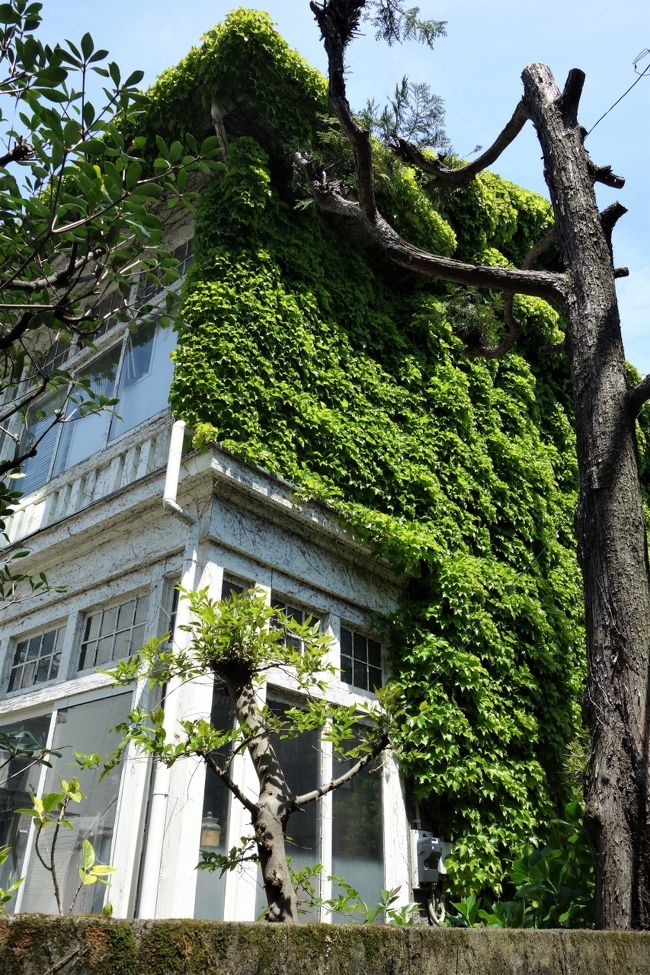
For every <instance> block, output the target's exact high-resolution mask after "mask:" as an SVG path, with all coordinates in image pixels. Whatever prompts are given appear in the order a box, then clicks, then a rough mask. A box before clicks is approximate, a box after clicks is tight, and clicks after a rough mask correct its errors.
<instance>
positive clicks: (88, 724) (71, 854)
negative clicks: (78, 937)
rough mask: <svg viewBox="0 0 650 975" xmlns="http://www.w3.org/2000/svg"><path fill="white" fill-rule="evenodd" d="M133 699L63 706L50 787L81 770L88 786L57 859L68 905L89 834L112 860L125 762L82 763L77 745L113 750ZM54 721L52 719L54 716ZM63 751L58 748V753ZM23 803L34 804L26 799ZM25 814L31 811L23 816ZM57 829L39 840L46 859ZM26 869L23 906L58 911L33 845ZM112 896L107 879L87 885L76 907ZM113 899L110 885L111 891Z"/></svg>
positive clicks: (88, 908) (87, 909) (92, 907)
mask: <svg viewBox="0 0 650 975" xmlns="http://www.w3.org/2000/svg"><path fill="white" fill-rule="evenodd" d="M130 704H131V694H130V693H129V694H114V695H112V696H111V697H105V698H101V699H100V700H95V701H91V702H89V703H87V704H76V705H73V706H71V707H65V708H60V709H59V710H58V711H57V712H56V723H55V728H54V736H53V739H52V749H53V752H52V755H51V761H52V768H50V769H48V770H47V773H46V776H45V787H44V792H54V791H56V790H57V788H58V785H59V777H62V778H64V779H70V777H71V776H73V775H75V776H76V777H77V778H78V779H79V785H80V788H81V791H82V792H83V795H84V797H83V799H82V801H81V802H80V803H74V804H73V805H72V807H71V808H70V810H69V814H70V815H69V818H70V819H71V820H72V822H73V823H74V826H75V828H74V829H64V830H61V831H60V833H59V835H58V838H57V843H56V850H55V864H56V870H57V874H58V877H59V885H60V889H61V899H62V901H63V904H64V905H65V909H66V910H67V908H68V906H69V905H70V904H71V902H72V899H73V897H74V894H75V891H76V890H77V888H78V886H79V864H80V862H81V853H82V845H83V841H84V840H90V842H91V843H92V845H93V848H94V850H95V855H96V857H97V862H98V863H110V862H111V847H112V841H113V830H114V826H115V811H116V808H117V798H118V789H119V784H120V778H121V767H120V766H116V767H115V768H114V769H112V770H111V771H110V772H109V773H108V774H107V775H104V776H102V770H101V768H99V769H86V768H79V766H78V765H77V764H76V762H75V759H74V752H75V749H78V748H82V749H83V750H84V751H88V752H96V753H97V754H99V755H110V754H111V752H112V751H113V750H114V748H115V747H116V745H117V743H118V741H119V735H118V734H117V733H116V732H115V730H114V729H115V726H116V725H118V724H119V723H120V722H121V721H124V720H125V719H126V716H127V714H128V711H129V707H130ZM48 724H49V720H48ZM57 753H58V754H57ZM21 805H29V802H23V803H21ZM21 818H22V819H24V818H25V817H21ZM53 833H54V831H53V830H45V831H44V833H43V836H42V841H41V843H40V844H39V847H40V851H41V854H42V856H43V858H44V859H45V860H46V862H47V861H48V860H49V857H50V850H51V846H50V844H51V842H52V837H53ZM22 872H23V873H24V874H26V879H25V884H24V888H25V889H24V892H23V899H22V905H21V910H23V911H43V912H46V913H54V912H55V911H56V904H55V900H54V891H53V886H52V882H51V879H50V877H49V875H48V873H47V871H46V870H45V868H44V867H43V865H42V863H40V862H39V860H38V857H37V856H36V855H35V853H34V851H32V855H31V857H30V862H29V864H28V866H27V869H25V866H23V871H22ZM106 896H107V889H106V887H104V886H103V885H102V884H94V885H92V886H87V887H83V888H82V890H81V891H80V893H79V895H78V897H77V900H76V901H75V905H74V911H75V913H79V914H86V913H91V912H101V909H102V904H103V901H104V899H105V898H106ZM108 899H109V900H110V890H109V892H108Z"/></svg>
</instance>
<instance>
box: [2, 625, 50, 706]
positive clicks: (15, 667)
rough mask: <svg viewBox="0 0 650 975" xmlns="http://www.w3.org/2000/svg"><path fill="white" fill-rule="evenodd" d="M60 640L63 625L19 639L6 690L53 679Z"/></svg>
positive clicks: (32, 685) (30, 685) (15, 689)
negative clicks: (56, 628)
mask: <svg viewBox="0 0 650 975" xmlns="http://www.w3.org/2000/svg"><path fill="white" fill-rule="evenodd" d="M62 642H63V627H60V628H59V629H58V630H47V631H46V632H45V633H38V634H37V635H36V636H32V637H29V638H28V639H26V640H21V641H20V642H19V643H18V644H17V645H16V652H15V653H14V659H13V663H12V665H11V674H10V676H9V686H8V688H7V690H9V691H17V690H19V689H21V688H23V687H34V685H35V684H42V683H43V682H44V681H46V680H54V678H55V677H56V675H57V674H58V672H59V661H60V659H61V644H62Z"/></svg>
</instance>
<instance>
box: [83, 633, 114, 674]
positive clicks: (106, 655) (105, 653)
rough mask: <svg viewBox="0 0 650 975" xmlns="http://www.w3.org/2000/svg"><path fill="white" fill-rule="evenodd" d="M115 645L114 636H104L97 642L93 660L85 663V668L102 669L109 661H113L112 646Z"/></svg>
mask: <svg viewBox="0 0 650 975" xmlns="http://www.w3.org/2000/svg"><path fill="white" fill-rule="evenodd" d="M114 643H115V636H114V634H112V633H111V635H110V636H104V637H102V639H101V640H98V641H97V652H96V653H95V659H94V660H88V661H87V662H86V666H87V667H103V666H104V664H107V663H108V662H109V660H112V659H113V646H114Z"/></svg>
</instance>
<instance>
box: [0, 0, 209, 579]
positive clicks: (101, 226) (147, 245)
mask: <svg viewBox="0 0 650 975" xmlns="http://www.w3.org/2000/svg"><path fill="white" fill-rule="evenodd" d="M41 8H42V4H40V3H29V2H28V0H10V2H9V3H0V125H1V126H2V131H1V138H0V145H1V146H2V149H0V404H1V403H2V393H3V392H5V391H9V392H8V394H7V396H5V397H4V398H5V399H8V400H9V401H10V402H9V405H7V406H5V407H4V408H3V407H2V406H1V405H0V446H1V445H2V440H3V438H4V440H5V446H4V449H3V450H2V454H0V457H3V458H4V459H2V460H0V476H3V475H17V474H18V472H19V468H20V465H21V463H23V462H24V461H25V460H26V459H27V458H29V457H33V456H34V455H35V454H36V452H37V450H38V447H39V443H40V442H41V441H42V439H43V438H44V437H46V436H47V434H48V432H49V430H50V429H51V428H52V426H53V425H54V424H57V423H65V422H69V420H70V417H71V414H72V412H73V411H74V410H76V412H77V414H78V415H84V414H86V413H89V412H93V411H96V410H99V409H103V408H105V407H106V406H109V405H110V404H111V402H112V401H111V400H109V399H107V398H106V397H105V396H103V395H101V394H99V393H97V392H93V390H92V389H91V388H90V387H89V384H88V382H87V381H85V380H84V379H83V377H81V376H78V375H77V376H75V375H73V374H71V372H70V371H68V370H67V369H66V368H64V365H63V364H62V362H63V359H64V356H65V350H66V349H67V348H68V347H69V346H70V345H71V344H72V343H73V342H76V343H79V344H81V345H83V344H87V343H89V342H92V340H93V338H94V336H95V335H96V334H97V331H98V329H99V328H101V327H102V326H103V325H104V324H106V323H107V322H108V321H109V320H114V319H121V320H127V319H129V318H131V317H132V315H133V311H134V308H133V305H132V303H131V297H130V296H131V295H132V286H133V285H134V283H135V282H136V279H138V278H139V277H140V276H141V275H144V277H145V279H147V280H148V281H149V282H152V283H153V282H158V283H160V284H169V283H171V282H172V281H174V280H175V279H176V277H177V276H178V274H177V270H176V268H177V262H176V260H175V259H174V258H173V256H172V255H171V254H170V253H169V252H168V251H167V250H166V249H165V247H164V244H163V225H162V221H161V216H162V214H163V213H164V206H163V203H164V202H166V203H168V204H172V205H173V204H175V203H178V202H184V203H186V204H189V203H190V202H191V193H188V192H187V190H188V178H189V177H190V176H191V174H193V173H197V172H199V173H200V172H209V171H210V169H211V167H214V166H216V165H218V164H217V163H216V162H215V161H214V160H213V158H212V157H213V156H214V153H215V152H217V151H218V147H219V140H218V139H217V138H216V136H214V137H208V138H207V139H206V140H204V142H203V143H202V145H201V146H199V145H197V143H196V141H195V140H194V139H192V138H191V137H189V136H188V138H187V140H186V143H185V144H183V143H181V142H180V141H175V142H172V143H171V145H168V144H167V143H166V142H165V140H164V139H163V138H161V137H160V136H157V137H156V139H155V145H154V144H148V143H147V140H146V139H145V137H144V136H140V135H138V124H139V119H140V116H141V114H142V112H143V111H144V110H145V108H146V106H147V98H146V96H145V95H143V94H142V93H141V92H140V91H138V89H137V85H138V83H139V82H140V81H141V80H142V77H143V73H142V72H141V71H134V72H133V73H131V74H129V75H128V76H127V77H123V76H122V72H121V71H120V68H119V67H118V65H117V64H116V63H115V62H114V61H110V60H109V59H108V52H107V51H105V50H99V49H96V47H95V44H94V42H93V39H92V37H91V36H90V34H85V35H84V37H83V38H82V39H81V42H80V43H79V45H78V46H77V45H76V44H73V43H72V42H70V41H66V42H65V43H64V44H62V45H59V44H57V45H55V46H54V47H50V46H49V45H46V44H44V43H43V42H42V41H40V40H39V39H38V36H37V31H38V27H39V25H40V23H41ZM98 86H103V87H101V91H100V93H99V96H98V97H96V96H95V92H96V89H97V87H98ZM171 301H172V299H171V297H170V306H171ZM140 311H141V312H144V313H146V311H147V306H144V307H141V309H140ZM46 389H51V390H57V391H58V398H57V402H56V409H55V410H54V411H53V413H52V412H50V413H49V414H48V419H51V422H49V425H48V423H45V424H43V423H39V432H38V434H37V435H32V434H31V433H30V427H31V426H33V421H35V420H43V419H44V418H45V414H44V413H43V411H42V409H41V408H40V406H39V397H41V396H42V394H43V393H44V392H45V390H46ZM16 416H20V417H21V418H22V419H23V422H22V424H16V423H15V422H14V423H11V422H10V421H11V420H12V418H15V417H16ZM16 500H17V494H16V492H15V488H12V486H11V484H9V485H5V486H2V487H0V532H2V530H3V529H4V519H5V517H6V515H7V513H8V512H9V511H10V509H11V507H12V505H13V504H15V502H16ZM15 556H16V551H15V549H14V550H12V549H11V548H7V549H5V551H4V554H3V558H2V560H1V561H0V596H4V595H7V594H10V593H11V591H12V589H13V586H14V585H15V583H16V582H17V581H22V580H24V579H25V578H26V577H25V576H24V575H21V574H20V573H17V572H16V571H15V570H14V569H12V557H15ZM44 584H45V583H44V581H43V580H42V579H41V580H35V586H36V587H37V588H39V587H42V586H43V585H44Z"/></svg>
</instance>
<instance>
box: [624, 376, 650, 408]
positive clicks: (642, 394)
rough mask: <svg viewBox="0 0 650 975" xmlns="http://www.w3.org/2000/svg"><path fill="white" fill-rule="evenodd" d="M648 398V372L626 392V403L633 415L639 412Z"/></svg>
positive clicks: (649, 394)
mask: <svg viewBox="0 0 650 975" xmlns="http://www.w3.org/2000/svg"><path fill="white" fill-rule="evenodd" d="M649 399H650V373H649V374H648V375H647V376H646V377H645V379H642V380H641V382H640V383H638V384H637V385H636V386H633V387H632V389H629V390H628V393H627V405H628V409H629V410H630V413H631V414H632V416H633V417H636V416H638V415H639V413H640V412H641V408H642V407H643V405H644V403H647V402H648V400H649Z"/></svg>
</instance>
